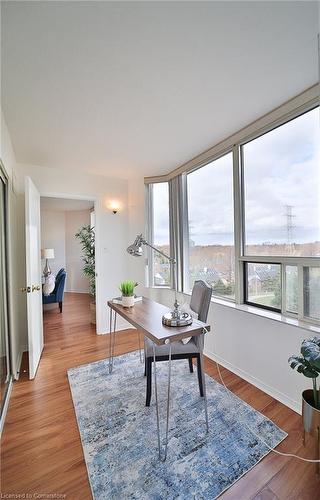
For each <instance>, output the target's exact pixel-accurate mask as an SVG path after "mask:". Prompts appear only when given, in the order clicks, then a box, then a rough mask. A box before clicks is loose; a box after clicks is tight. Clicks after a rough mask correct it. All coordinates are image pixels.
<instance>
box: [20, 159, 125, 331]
mask: <svg viewBox="0 0 320 500" xmlns="http://www.w3.org/2000/svg"><path fill="white" fill-rule="evenodd" d="M17 168H18V170H19V173H20V175H21V178H23V177H24V176H25V175H28V176H30V177H31V178H32V180H33V182H34V183H35V185H36V187H37V188H38V190H39V192H40V195H41V196H49V197H51V196H53V197H55V196H57V195H59V196H60V197H63V198H77V199H80V200H85V199H87V200H95V214H96V230H97V233H96V234H97V237H96V272H97V274H98V279H97V332H98V333H106V332H108V329H109V327H108V317H109V311H108V308H107V300H108V299H110V298H112V297H115V296H117V295H118V294H119V290H118V286H119V283H120V282H121V281H123V280H125V279H128V261H129V258H130V256H129V255H128V254H127V252H126V248H127V246H128V245H129V243H130V242H129V239H128V204H127V201H128V200H127V186H128V183H127V181H124V180H119V179H111V178H108V177H102V176H95V175H89V174H84V173H80V172H78V173H77V175H75V174H74V171H72V170H71V171H69V170H68V168H67V167H66V168H64V169H56V168H46V167H40V166H33V165H24V164H18V165H17ZM20 189H21V191H22V192H24V186H23V184H22V183H20ZM110 199H116V200H119V202H120V203H121V210H119V212H118V213H117V214H116V215H114V214H113V213H112V212H111V211H110V210H109V209H108V208H107V203H108V201H110ZM124 326H125V323H124V322H122V321H121V320H119V322H118V328H119V329H121V328H122V327H124ZM126 326H127V325H126Z"/></svg>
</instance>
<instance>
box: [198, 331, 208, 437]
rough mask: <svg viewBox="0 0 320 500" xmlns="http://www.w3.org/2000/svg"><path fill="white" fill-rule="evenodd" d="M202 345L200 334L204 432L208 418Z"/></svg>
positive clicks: (202, 340)
mask: <svg viewBox="0 0 320 500" xmlns="http://www.w3.org/2000/svg"><path fill="white" fill-rule="evenodd" d="M203 346H204V334H202V339H201V349H200V370H201V380H202V387H203V399H204V413H205V417H206V429H207V430H206V432H207V433H208V432H209V419H208V402H207V389H206V379H205V373H204V362H203Z"/></svg>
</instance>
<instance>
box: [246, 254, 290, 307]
mask: <svg viewBox="0 0 320 500" xmlns="http://www.w3.org/2000/svg"><path fill="white" fill-rule="evenodd" d="M256 263H257V264H268V263H266V262H256ZM248 264H254V262H251V261H246V262H245V264H244V279H245V282H244V304H247V305H248V306H254V307H259V309H266V310H267V311H273V312H277V313H281V312H282V302H283V301H282V298H283V293H282V287H283V272H282V265H281V263H280V262H274V263H273V264H276V265H278V266H280V288H281V306H280V307H279V308H278V307H272V306H266V305H264V304H258V303H257V302H252V301H250V300H249V299H248Z"/></svg>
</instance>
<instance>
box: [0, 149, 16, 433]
mask: <svg viewBox="0 0 320 500" xmlns="http://www.w3.org/2000/svg"><path fill="white" fill-rule="evenodd" d="M0 178H1V180H3V182H4V185H5V200H4V205H5V206H4V221H5V223H4V233H5V246H4V247H5V262H4V266H5V287H6V304H5V311H6V318H5V320H6V323H7V332H8V335H7V337H6V339H5V342H6V350H7V356H8V359H7V365H8V369H9V374H10V379H9V383H8V387H7V388H6V391H5V400H4V405H3V408H2V411H1V415H0V436H1V433H2V430H3V426H4V422H5V418H6V414H7V410H8V406H9V400H10V395H11V391H12V386H13V367H12V344H11V342H12V338H11V334H12V327H11V325H12V316H11V307H10V306H11V299H10V293H11V289H12V284H11V282H10V278H9V276H10V250H11V248H10V239H9V238H10V235H9V225H10V218H11V212H10V203H9V189H10V186H11V184H10V178H9V176H8V174H7V171H6V169H5V166H4V164H3V162H2V160H1V158H0Z"/></svg>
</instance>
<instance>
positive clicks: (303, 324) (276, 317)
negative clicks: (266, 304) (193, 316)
mask: <svg viewBox="0 0 320 500" xmlns="http://www.w3.org/2000/svg"><path fill="white" fill-rule="evenodd" d="M212 302H214V303H216V304H219V305H222V306H225V307H231V308H232V309H237V310H238V311H243V312H246V313H249V314H255V315H256V316H261V317H262V318H267V319H271V320H273V321H277V322H280V323H284V324H286V325H290V326H296V327H298V328H303V329H304V330H307V331H309V332H313V333H318V334H319V333H320V325H319V326H317V325H315V324H312V323H309V322H307V321H302V320H299V319H296V318H292V317H290V316H285V315H284V314H281V313H279V312H275V311H268V310H267V309H260V308H259V307H255V306H250V305H247V304H235V303H234V302H230V301H227V300H223V299H217V298H213V299H212Z"/></svg>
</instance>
